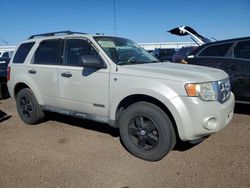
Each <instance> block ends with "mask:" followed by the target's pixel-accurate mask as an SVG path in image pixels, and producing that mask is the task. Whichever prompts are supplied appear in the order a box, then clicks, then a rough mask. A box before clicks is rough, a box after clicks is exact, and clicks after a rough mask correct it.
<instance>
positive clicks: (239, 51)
mask: <svg viewBox="0 0 250 188" xmlns="http://www.w3.org/2000/svg"><path fill="white" fill-rule="evenodd" d="M234 57H237V58H243V59H250V41H242V42H239V43H238V44H237V45H236V47H235V49H234Z"/></svg>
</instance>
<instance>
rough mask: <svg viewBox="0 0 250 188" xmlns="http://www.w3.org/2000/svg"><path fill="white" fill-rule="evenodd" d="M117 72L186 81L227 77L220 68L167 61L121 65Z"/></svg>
mask: <svg viewBox="0 0 250 188" xmlns="http://www.w3.org/2000/svg"><path fill="white" fill-rule="evenodd" d="M117 73H118V74H126V75H133V76H140V77H150V78H156V79H166V80H172V81H179V82H187V83H197V82H208V81H218V80H222V79H225V78H227V77H228V75H227V73H225V72H224V71H223V70H220V69H215V68H209V67H203V66H198V65H189V64H177V63H169V62H162V63H149V64H138V65H123V66H120V67H119V68H118V72H117Z"/></svg>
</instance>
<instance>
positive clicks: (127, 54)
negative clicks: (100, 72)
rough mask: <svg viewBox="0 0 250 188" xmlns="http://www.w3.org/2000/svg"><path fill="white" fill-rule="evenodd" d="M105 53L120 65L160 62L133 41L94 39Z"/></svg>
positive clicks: (113, 38) (109, 38) (110, 38)
mask: <svg viewBox="0 0 250 188" xmlns="http://www.w3.org/2000/svg"><path fill="white" fill-rule="evenodd" d="M94 39H95V40H96V42H97V43H98V44H99V45H100V46H101V48H102V49H103V50H104V51H105V53H106V54H107V55H108V56H109V57H110V58H111V59H112V60H113V62H114V63H116V64H118V65H132V64H140V63H153V62H158V60H157V59H156V58H155V57H154V56H152V55H151V54H150V53H148V52H147V51H146V50H144V49H143V48H142V47H140V46H139V45H138V44H136V43H134V42H133V41H131V40H128V39H124V38H117V37H103V36H100V37H94Z"/></svg>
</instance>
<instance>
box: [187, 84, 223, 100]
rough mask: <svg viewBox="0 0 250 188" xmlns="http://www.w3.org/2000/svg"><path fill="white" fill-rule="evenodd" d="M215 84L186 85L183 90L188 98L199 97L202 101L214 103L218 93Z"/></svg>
mask: <svg viewBox="0 0 250 188" xmlns="http://www.w3.org/2000/svg"><path fill="white" fill-rule="evenodd" d="M216 88H217V87H216V82H206V83H195V84H186V85H185V89H186V92H187V95H188V96H190V97H199V98H200V99H201V100H203V101H216V100H217V98H218V92H217V89H216Z"/></svg>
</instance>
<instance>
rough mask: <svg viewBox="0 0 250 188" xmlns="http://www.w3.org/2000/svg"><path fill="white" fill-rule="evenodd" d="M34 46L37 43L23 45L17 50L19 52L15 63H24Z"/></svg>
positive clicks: (14, 60)
mask: <svg viewBox="0 0 250 188" xmlns="http://www.w3.org/2000/svg"><path fill="white" fill-rule="evenodd" d="M34 44H35V42H28V43H23V44H21V45H20V46H19V48H18V49H17V52H16V54H15V57H14V59H13V63H24V61H25V59H26V57H27V55H28V53H29V52H30V50H31V48H32V47H33V45H34Z"/></svg>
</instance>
